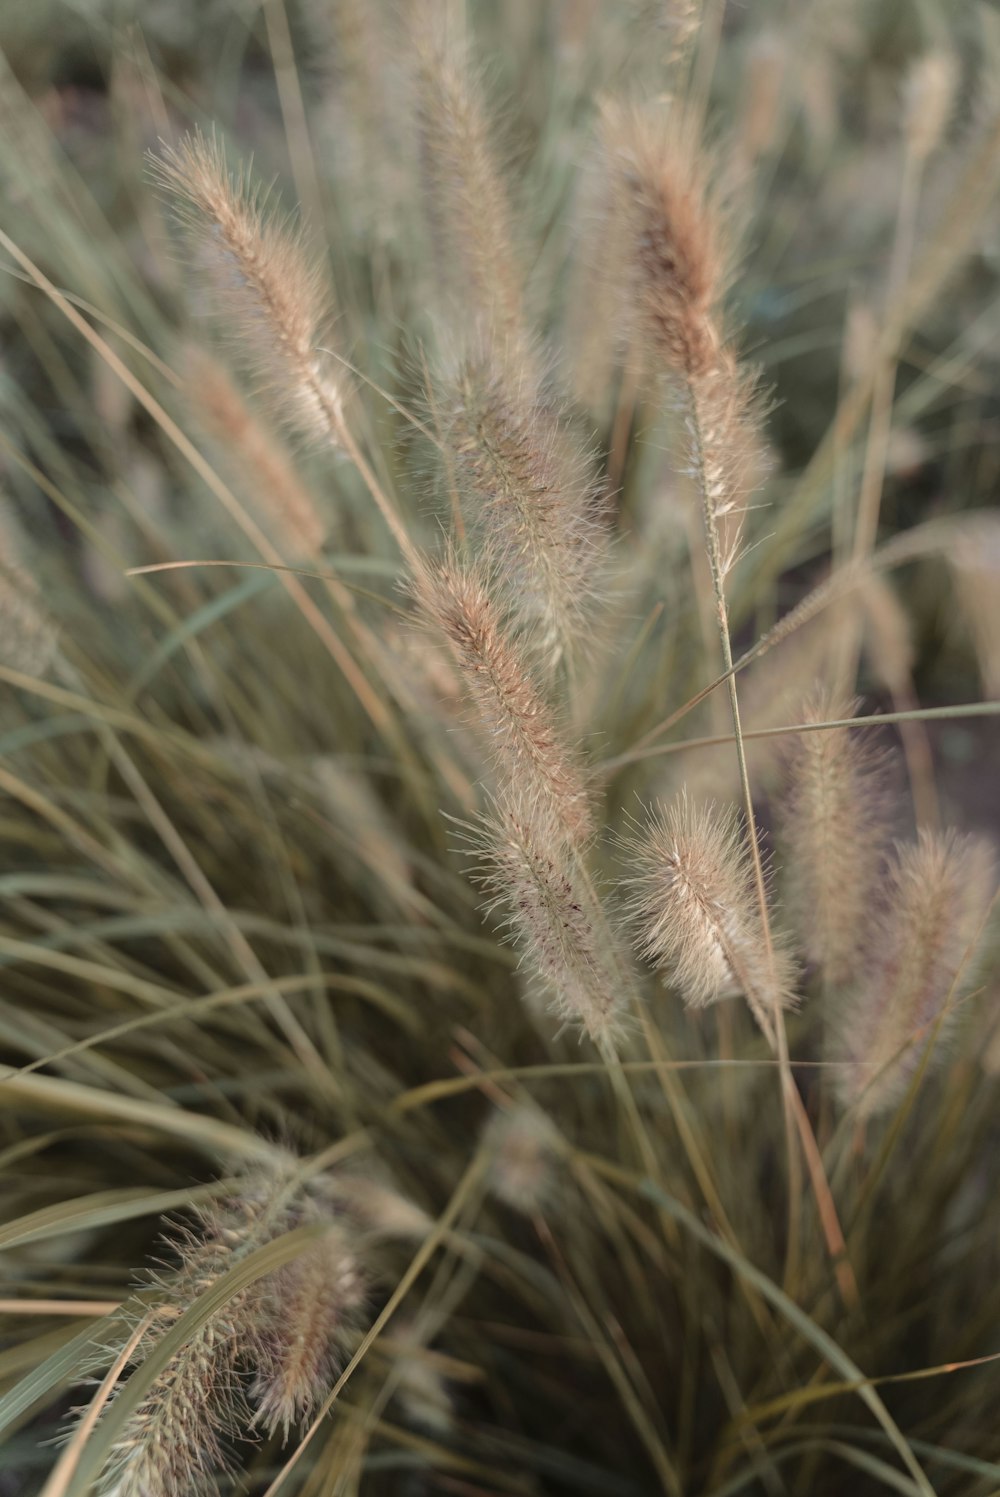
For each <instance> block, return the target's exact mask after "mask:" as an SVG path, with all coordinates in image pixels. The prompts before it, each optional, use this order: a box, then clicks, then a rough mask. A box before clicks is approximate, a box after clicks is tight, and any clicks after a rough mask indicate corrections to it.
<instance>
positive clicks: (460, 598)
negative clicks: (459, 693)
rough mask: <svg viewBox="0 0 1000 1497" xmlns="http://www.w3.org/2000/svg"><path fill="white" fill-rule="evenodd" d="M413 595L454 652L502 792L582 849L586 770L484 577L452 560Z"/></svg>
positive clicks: (423, 578) (586, 826) (428, 574)
mask: <svg viewBox="0 0 1000 1497" xmlns="http://www.w3.org/2000/svg"><path fill="white" fill-rule="evenodd" d="M414 591H415V594H416V597H417V601H418V604H419V606H420V609H421V612H422V613H423V615H424V617H425V618H426V619H427V620H428V621H429V622H430V623H431V624H433V625H434V626H435V627H436V629H437V630H439V631H440V633H441V635H443V637H444V638H445V639H446V640H447V641H448V642H449V644H450V645H451V648H452V651H453V653H454V657H455V659H456V662H457V663H458V666H459V668H460V670H461V673H462V679H463V681H464V683H465V686H466V689H467V691H468V693H469V695H470V697H471V698H472V700H473V702H474V703H475V705H476V708H477V712H478V716H479V720H480V723H481V726H482V727H483V729H484V730H485V733H486V735H487V738H488V740H489V744H490V749H491V752H492V755H493V760H494V765H495V769H496V772H497V776H498V779H499V781H500V784H501V786H509V787H510V788H511V789H512V790H515V791H516V792H517V795H518V797H519V799H520V800H521V801H523V802H525V803H532V804H537V805H538V806H539V807H540V809H541V811H542V812H543V813H544V814H546V815H548V816H549V817H550V818H551V820H552V823H553V825H554V826H555V827H557V828H558V829H559V835H560V836H561V837H562V838H569V839H570V840H571V841H574V842H577V843H579V842H583V841H585V840H586V839H587V838H588V837H589V835H590V833H591V830H592V819H591V812H590V803H589V796H588V793H587V787H586V783H585V780H584V776H583V771H582V768H581V766H580V764H579V761H578V759H577V757H576V755H575V754H574V753H573V752H572V750H571V749H570V748H569V746H568V745H567V744H566V743H565V742H564V741H563V738H562V735H561V733H560V731H559V727H558V724H557V722H556V720H555V717H554V714H553V712H552V710H551V709H550V707H549V706H548V704H547V703H546V702H545V701H544V699H543V698H542V696H541V694H540V693H539V691H538V688H537V686H536V685H535V682H534V680H533V679H532V676H531V672H530V669H529V668H528V666H527V663H526V662H525V661H524V660H523V659H522V658H521V656H520V654H519V652H518V649H517V647H516V644H515V642H514V641H513V640H512V639H511V637H510V635H509V633H508V632H507V631H506V630H505V628H504V626H503V619H502V617H501V615H500V613H499V611H498V609H497V607H496V605H495V604H494V602H493V600H492V597H491V595H490V589H489V586H488V583H487V581H486V579H485V577H484V576H483V574H482V573H481V572H480V571H479V569H478V568H477V567H476V566H475V565H474V564H472V563H464V564H463V563H460V562H458V561H457V560H456V559H454V558H449V559H447V560H446V561H445V562H443V563H442V564H440V565H432V564H428V565H426V566H425V567H424V568H423V569H422V571H421V573H420V575H419V576H418V578H417V580H416V582H415V585H414Z"/></svg>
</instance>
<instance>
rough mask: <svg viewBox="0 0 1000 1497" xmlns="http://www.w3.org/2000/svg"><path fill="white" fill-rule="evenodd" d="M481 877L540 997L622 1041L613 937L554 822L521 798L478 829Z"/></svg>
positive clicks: (596, 1034) (597, 1034) (600, 1035)
mask: <svg viewBox="0 0 1000 1497" xmlns="http://www.w3.org/2000/svg"><path fill="white" fill-rule="evenodd" d="M474 840H475V843H476V846H477V849H478V851H479V852H480V853H481V865H480V867H479V869H478V872H477V875H476V876H477V878H478V881H479V882H480V883H482V884H483V885H484V886H485V888H486V889H487V891H488V892H489V894H490V895H491V899H490V903H489V906H488V908H489V909H490V910H499V911H502V912H503V913H504V915H505V919H506V925H507V927H508V929H509V932H510V938H511V940H513V942H514V943H515V945H516V946H517V947H518V948H519V950H520V952H521V956H522V965H523V967H524V969H525V971H526V972H527V974H528V976H529V979H530V980H531V981H532V982H533V983H534V984H535V985H536V987H537V989H538V991H539V996H540V997H541V998H542V999H543V1001H545V1002H547V1003H548V1005H549V1006H550V1007H551V1008H552V1010H553V1011H554V1012H555V1013H556V1014H557V1015H558V1016H559V1017H560V1018H562V1019H565V1020H566V1021H568V1022H570V1023H573V1024H577V1025H579V1026H580V1028H582V1029H583V1030H585V1031H586V1033H587V1034H588V1035H589V1036H590V1038H591V1039H592V1040H594V1041H595V1042H597V1043H599V1044H602V1045H608V1046H611V1045H614V1044H616V1043H617V1040H618V1037H619V1032H620V1028H621V1010H622V1005H623V1002H624V993H623V982H622V968H621V966H620V958H619V961H617V962H616V955H617V953H616V952H615V951H614V948H613V938H612V936H611V933H610V931H609V930H608V929H607V925H606V921H605V920H604V918H603V913H602V911H601V910H600V907H599V906H598V905H597V904H596V901H595V899H594V898H593V897H592V896H591V894H590V893H589V891H588V890H587V889H586V888H585V887H584V885H583V882H582V880H581V878H580V876H579V873H578V870H577V866H576V862H575V860H574V858H573V856H572V854H571V852H570V851H569V849H568V848H567V845H566V843H565V841H564V840H563V839H562V838H561V837H560V835H559V832H558V829H557V828H556V827H555V826H554V825H553V823H552V820H551V818H549V817H546V816H544V815H539V814H538V810H537V808H536V807H531V806H528V807H525V806H523V805H518V803H517V801H516V800H514V801H512V802H510V803H508V804H505V805H503V804H498V805H496V806H494V808H493V809H492V811H491V812H490V813H489V814H488V815H487V816H485V817H484V818H483V820H482V822H481V824H480V826H479V827H478V828H476V831H475V834H474Z"/></svg>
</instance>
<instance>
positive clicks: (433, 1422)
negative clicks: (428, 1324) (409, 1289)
mask: <svg viewBox="0 0 1000 1497" xmlns="http://www.w3.org/2000/svg"><path fill="white" fill-rule="evenodd" d="M392 1351H393V1364H392V1376H393V1383H394V1385H395V1395H396V1402H397V1403H398V1405H399V1407H400V1409H401V1411H402V1413H403V1415H404V1417H405V1418H406V1419H407V1420H408V1422H409V1423H410V1424H413V1425H416V1426H417V1427H418V1428H419V1429H424V1430H427V1431H428V1432H429V1433H430V1434H432V1435H435V1436H436V1437H437V1438H438V1439H441V1438H443V1437H444V1436H446V1435H448V1434H450V1433H451V1431H452V1429H453V1427H454V1423H455V1411H454V1405H453V1403H452V1398H451V1394H450V1393H449V1391H448V1383H447V1380H446V1378H445V1376H444V1372H443V1371H442V1368H441V1366H440V1362H441V1361H443V1360H444V1359H443V1358H440V1356H439V1355H438V1354H437V1353H435V1352H434V1351H432V1350H431V1349H430V1347H428V1346H427V1344H426V1341H425V1339H424V1334H423V1332H422V1328H421V1326H420V1325H419V1323H413V1322H411V1323H409V1324H404V1325H401V1326H399V1327H398V1329H397V1331H396V1334H395V1336H393V1338H392ZM446 1365H447V1364H446Z"/></svg>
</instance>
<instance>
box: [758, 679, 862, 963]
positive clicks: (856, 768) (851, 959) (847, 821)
mask: <svg viewBox="0 0 1000 1497" xmlns="http://www.w3.org/2000/svg"><path fill="white" fill-rule="evenodd" d="M857 706H858V704H857V703H856V702H848V701H846V700H842V699H841V698H840V697H838V696H837V695H836V694H835V693H833V692H831V691H829V690H826V689H823V688H820V689H816V690H814V691H813V692H812V693H810V695H809V697H808V698H807V700H806V701H805V703H804V704H803V705H802V707H801V708H800V710H799V712H797V713H796V714H795V720H796V721H800V722H802V723H806V724H808V723H819V722H828V721H830V720H838V721H841V720H843V719H845V718H848V717H852V716H853V715H854V713H855V712H856V711H857ZM779 806H780V812H781V827H782V834H783V836H782V841H783V845H784V868H785V873H786V875H787V876H786V879H785V882H784V888H785V903H786V907H787V909H788V913H789V916H790V919H791V921H792V924H793V927H794V929H795V932H796V935H797V936H798V940H799V944H800V947H801V950H802V951H803V952H804V953H805V955H806V956H807V957H808V958H809V959H810V960H811V961H814V962H816V963H817V964H818V965H819V966H820V968H821V969H822V972H823V976H824V978H825V980H826V981H827V983H829V984H831V985H833V986H840V985H842V984H843V983H845V982H846V981H847V980H848V979H849V978H851V977H853V976H854V975H855V974H856V972H857V969H858V962H859V959H860V956H861V952H862V949H863V945H864V937H865V928H866V923H867V918H868V915H869V912H870V911H871V909H872V906H873V903H874V901H875V898H876V895H877V893H878V886H879V881H880V876H881V872H882V865H883V861H884V857H885V851H886V847H887V844H888V840H889V826H888V822H887V819H886V814H885V812H886V802H885V793H884V781H883V773H882V765H881V761H880V759H879V758H878V756H877V755H876V754H874V753H873V752H872V751H871V750H870V749H869V748H868V747H867V744H866V741H865V739H864V738H863V737H862V736H861V735H860V734H859V733H858V732H853V733H852V732H851V730H850V729H849V728H831V729H826V730H823V731H821V732H811V733H800V734H797V735H796V737H795V739H794V741H793V746H792V747H791V749H790V750H789V751H788V753H787V759H786V785H785V793H784V795H783V796H782V798H781V800H780V802H779Z"/></svg>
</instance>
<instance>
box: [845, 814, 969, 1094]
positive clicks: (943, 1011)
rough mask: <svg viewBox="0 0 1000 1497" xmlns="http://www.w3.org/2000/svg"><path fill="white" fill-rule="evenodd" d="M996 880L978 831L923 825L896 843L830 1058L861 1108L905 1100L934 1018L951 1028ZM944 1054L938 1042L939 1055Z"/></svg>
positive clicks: (846, 1089)
mask: <svg viewBox="0 0 1000 1497" xmlns="http://www.w3.org/2000/svg"><path fill="white" fill-rule="evenodd" d="M994 884H995V874H994V867H993V859H992V855H991V853H990V851H989V849H988V848H987V847H986V845H985V844H984V843H983V842H982V841H978V840H976V839H975V838H972V837H962V836H957V835H956V834H955V833H953V832H946V833H932V832H926V831H923V832H921V833H920V836H919V838H918V840H917V842H916V843H914V844H911V845H908V846H900V847H898V848H897V851H896V858H895V862H894V864H893V866H892V867H891V869H890V872H889V876H888V879H887V882H886V890H885V903H884V909H883V910H882V912H881V914H880V915H879V916H878V918H877V919H876V920H875V921H874V922H873V924H872V926H871V928H870V931H869V941H868V953H867V963H866V966H865V969H864V975H863V977H862V978H861V980H860V981H859V983H858V985H857V987H856V989H855V990H854V992H853V993H851V994H850V995H849V997H848V998H847V999H846V1000H845V1001H844V1002H843V1004H842V1005H840V1007H839V1009H838V1011H837V1012H836V1014H835V1017H834V1020H833V1025H832V1030H833V1043H832V1045H831V1057H832V1058H833V1059H836V1060H837V1061H840V1062H842V1063H843V1064H842V1067H841V1069H840V1071H839V1076H838V1082H839V1090H840V1095H841V1099H842V1101H843V1102H844V1103H845V1104H853V1103H857V1104H858V1107H859V1111H860V1114H861V1116H863V1117H873V1116H875V1115H877V1114H879V1113H882V1112H885V1111H887V1110H888V1109H889V1108H891V1107H892V1106H893V1105H894V1104H895V1103H896V1102H898V1101H899V1099H900V1097H901V1096H902V1094H903V1093H904V1091H905V1089H906V1086H907V1084H908V1082H909V1081H910V1079H911V1078H912V1076H913V1074H914V1072H915V1071H916V1069H917V1067H918V1065H919V1064H920V1061H921V1058H922V1056H923V1053H924V1050H925V1048H926V1046H927V1044H928V1042H929V1041H930V1039H931V1037H932V1031H933V1030H934V1028H935V1025H937V1024H938V1022H939V1021H940V1024H941V1027H942V1029H943V1030H945V1031H946V1030H947V1029H948V1028H949V1027H950V1020H951V1018H952V1016H953V1014H954V1009H955V1002H956V999H957V998H958V997H960V996H961V992H962V991H963V990H964V989H965V988H966V987H967V986H968V985H969V983H970V982H971V981H972V979H973V976H974V968H973V966H972V963H971V961H967V960H966V959H967V958H968V957H969V955H970V949H971V948H972V946H973V944H974V942H975V941H976V938H977V936H978V934H979V932H980V928H981V925H982V921H983V918H984V916H985V913H986V910H987V907H988V905H989V901H990V898H991V896H992V893H993V889H994ZM963 963H964V966H963ZM956 980H957V982H958V986H957V987H956ZM938 1038H939V1040H940V1038H941V1033H940V1031H939V1035H938ZM942 1054H943V1047H942V1046H941V1045H940V1044H938V1048H937V1050H936V1056H938V1057H939V1056H940V1055H942Z"/></svg>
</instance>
